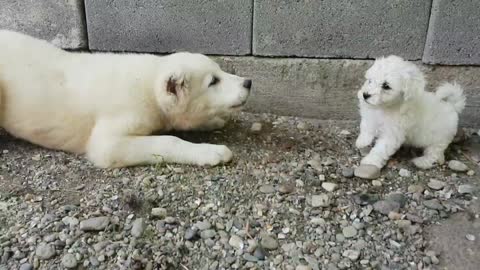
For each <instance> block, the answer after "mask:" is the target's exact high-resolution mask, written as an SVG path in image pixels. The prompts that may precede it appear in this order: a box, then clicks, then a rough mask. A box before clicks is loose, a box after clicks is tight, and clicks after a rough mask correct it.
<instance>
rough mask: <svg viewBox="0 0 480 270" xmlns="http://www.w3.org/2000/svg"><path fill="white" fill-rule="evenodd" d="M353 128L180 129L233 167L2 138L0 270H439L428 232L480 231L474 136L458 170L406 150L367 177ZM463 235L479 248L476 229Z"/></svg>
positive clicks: (300, 122)
mask: <svg viewBox="0 0 480 270" xmlns="http://www.w3.org/2000/svg"><path fill="white" fill-rule="evenodd" d="M357 134H358V128H357V127H356V125H352V124H348V123H330V122H319V121H313V120H307V119H298V118H288V117H276V116H272V115H253V114H246V113H243V114H241V115H240V116H239V117H237V118H236V119H235V120H234V121H232V122H231V123H230V124H229V125H228V126H227V127H226V128H225V129H224V130H222V131H218V132H211V133H196V134H187V133H182V134H177V135H178V136H180V137H183V138H185V139H188V140H191V141H196V142H213V143H224V144H226V145H228V146H229V147H230V148H231V149H232V151H233V152H234V154H235V155H236V156H235V160H234V161H233V162H232V163H231V164H228V165H226V166H219V167H215V168H200V167H192V166H179V165H157V166H147V167H136V168H128V169H113V170H101V169H96V168H94V167H93V166H92V165H91V164H90V163H89V162H87V161H86V160H85V159H83V158H82V157H81V156H75V155H71V154H66V153H62V152H56V151H50V150H46V149H42V148H40V147H36V146H33V145H30V144H28V143H25V142H23V141H20V140H16V139H14V138H12V137H10V136H8V135H2V136H1V138H2V140H3V143H2V147H3V149H2V150H0V151H3V152H1V154H0V160H1V165H0V166H1V177H0V178H1V179H0V269H1V270H4V269H22V270H26V269H65V268H74V269H180V270H182V269H183V270H188V269H190V270H193V269H292V270H304V269H312V270H313V269H440V268H441V267H442V265H445V263H447V262H445V259H444V258H445V257H447V258H448V256H445V252H448V249H447V251H444V250H436V249H435V245H432V241H431V239H432V237H433V238H435V237H436V235H435V233H433V235H432V233H430V232H437V233H444V234H445V233H448V230H447V231H445V230H438V229H437V230H433V231H432V230H430V228H431V227H434V225H435V224H442V223H443V222H445V221H448V220H449V219H448V218H449V217H450V216H452V215H455V213H464V214H465V213H466V214H468V217H469V220H471V221H477V223H478V219H479V212H476V211H475V210H472V208H471V207H470V205H471V204H474V203H477V202H478V201H477V197H476V196H478V191H477V190H478V189H477V187H479V180H478V174H479V173H480V171H479V167H478V165H479V163H478V162H480V137H479V136H478V135H476V134H474V133H473V131H472V130H466V131H465V134H466V135H465V136H464V138H463V140H462V141H460V142H459V143H456V144H454V145H452V146H451V147H450V148H449V150H448V152H447V155H446V157H447V160H457V161H458V162H450V163H448V164H445V165H443V166H439V167H437V168H435V169H432V170H428V171H418V170H417V169H415V168H414V167H413V165H412V163H411V162H410V161H409V160H410V159H411V158H412V157H413V156H414V155H415V154H418V151H414V150H411V149H402V150H401V151H400V152H399V153H398V154H397V155H396V156H395V157H394V158H393V159H392V160H391V161H390V162H389V164H388V166H387V168H385V169H384V170H382V174H381V176H380V178H378V179H376V180H362V179H358V178H355V177H353V169H354V168H355V166H356V165H358V162H359V160H360V157H361V155H362V153H360V151H358V150H356V149H355V147H354V142H355V138H356V135H357ZM363 154H364V153H363ZM462 167H466V168H462ZM455 170H460V171H455ZM435 226H438V225H435ZM439 237H440V236H439ZM457 238H458V237H457ZM457 240H458V241H460V242H461V243H463V242H464V243H465V245H467V244H469V243H478V241H480V234H479V229H478V227H477V230H476V231H475V230H474V231H472V232H471V233H467V234H465V235H462V236H461V237H460V239H457ZM462 241H463V242H462ZM436 246H437V247H440V246H439V245H436ZM474 257H478V256H474ZM479 263H480V262H479ZM476 265H478V264H476ZM451 269H453V268H451ZM456 269H459V270H460V269H466V268H462V266H461V265H459V266H458V267H457V268H456Z"/></svg>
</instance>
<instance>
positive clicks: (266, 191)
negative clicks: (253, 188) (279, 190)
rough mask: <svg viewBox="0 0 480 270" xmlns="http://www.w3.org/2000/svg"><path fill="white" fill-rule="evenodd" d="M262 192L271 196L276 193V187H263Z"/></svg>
mask: <svg viewBox="0 0 480 270" xmlns="http://www.w3.org/2000/svg"><path fill="white" fill-rule="evenodd" d="M260 192H262V193H265V194H269V193H274V192H275V187H274V186H273V185H263V186H261V187H260Z"/></svg>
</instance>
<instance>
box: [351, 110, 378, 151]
mask: <svg viewBox="0 0 480 270" xmlns="http://www.w3.org/2000/svg"><path fill="white" fill-rule="evenodd" d="M376 129H377V125H376V124H375V122H373V121H367V119H365V117H362V120H361V122H360V135H358V138H357V141H356V142H355V146H356V147H357V148H359V149H360V148H365V147H367V146H369V145H370V144H372V142H373V140H374V139H375V134H376Z"/></svg>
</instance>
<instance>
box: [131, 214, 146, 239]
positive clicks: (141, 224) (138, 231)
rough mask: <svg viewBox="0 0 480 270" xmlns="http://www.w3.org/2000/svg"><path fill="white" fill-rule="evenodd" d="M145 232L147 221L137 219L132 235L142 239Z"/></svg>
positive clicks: (133, 225)
mask: <svg viewBox="0 0 480 270" xmlns="http://www.w3.org/2000/svg"><path fill="white" fill-rule="evenodd" d="M143 231H145V221H144V220H143V218H137V219H135V221H134V222H133V224H132V230H131V232H130V234H131V235H132V236H133V237H137V238H138V237H141V236H142V234H143Z"/></svg>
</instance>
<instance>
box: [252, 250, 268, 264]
mask: <svg viewBox="0 0 480 270" xmlns="http://www.w3.org/2000/svg"><path fill="white" fill-rule="evenodd" d="M253 256H255V257H257V259H259V260H261V261H263V260H265V257H267V256H268V253H267V251H266V250H265V249H264V248H263V247H260V246H259V247H257V248H255V251H254V252H253Z"/></svg>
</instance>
